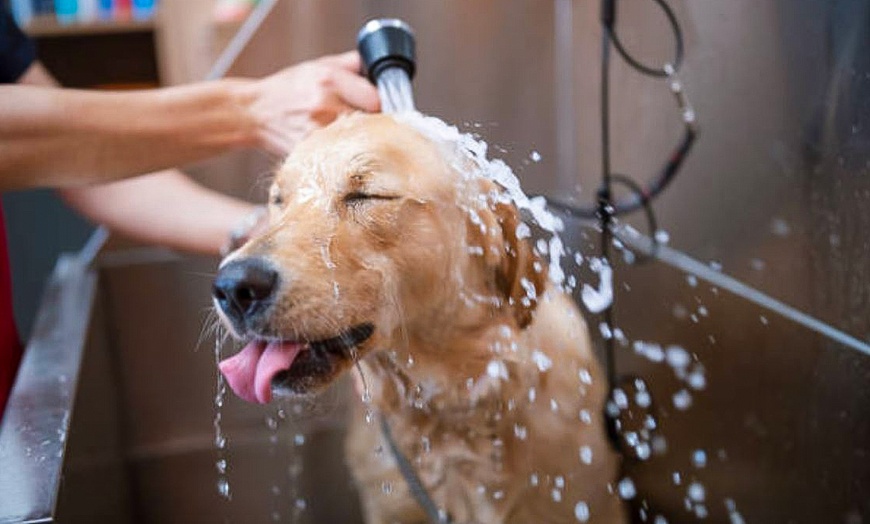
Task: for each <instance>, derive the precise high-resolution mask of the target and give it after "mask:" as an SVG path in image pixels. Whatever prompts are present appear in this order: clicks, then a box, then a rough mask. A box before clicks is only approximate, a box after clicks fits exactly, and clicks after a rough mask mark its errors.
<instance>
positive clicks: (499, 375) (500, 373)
mask: <svg viewBox="0 0 870 524" xmlns="http://www.w3.org/2000/svg"><path fill="white" fill-rule="evenodd" d="M486 374H487V375H489V376H490V377H492V378H496V379H502V380H507V379H508V378H509V377H508V369H507V365H505V363H504V361H503V360H490V361H489V363H488V364H487V365H486Z"/></svg>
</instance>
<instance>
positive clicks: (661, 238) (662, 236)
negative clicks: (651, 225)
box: [655, 229, 671, 244]
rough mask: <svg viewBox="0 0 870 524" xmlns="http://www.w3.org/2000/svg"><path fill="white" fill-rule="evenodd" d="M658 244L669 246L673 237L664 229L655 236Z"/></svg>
mask: <svg viewBox="0 0 870 524" xmlns="http://www.w3.org/2000/svg"><path fill="white" fill-rule="evenodd" d="M655 237H656V242H658V243H659V244H667V243H668V242H670V240H671V235H669V234H668V232H667V231H665V230H664V229H659V230H658V231H656V234H655Z"/></svg>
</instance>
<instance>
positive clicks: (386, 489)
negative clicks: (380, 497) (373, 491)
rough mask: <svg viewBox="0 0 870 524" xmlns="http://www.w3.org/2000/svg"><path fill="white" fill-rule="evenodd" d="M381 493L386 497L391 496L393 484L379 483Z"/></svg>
mask: <svg viewBox="0 0 870 524" xmlns="http://www.w3.org/2000/svg"><path fill="white" fill-rule="evenodd" d="M381 491H383V492H384V494H386V495H391V494H392V493H393V483H392V482H387V481H384V482H382V483H381Z"/></svg>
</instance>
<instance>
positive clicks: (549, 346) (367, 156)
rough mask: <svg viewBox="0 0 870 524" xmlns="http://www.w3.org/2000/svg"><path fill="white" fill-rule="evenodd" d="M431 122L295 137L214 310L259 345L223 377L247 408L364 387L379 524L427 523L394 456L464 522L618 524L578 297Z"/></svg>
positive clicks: (227, 366)
mask: <svg viewBox="0 0 870 524" xmlns="http://www.w3.org/2000/svg"><path fill="white" fill-rule="evenodd" d="M425 127H426V126H425V119H424V118H423V117H419V118H417V117H415V118H410V117H408V118H406V119H404V120H403V119H401V118H398V117H392V116H386V115H354V116H350V117H346V118H343V119H340V120H338V121H337V122H335V123H334V124H332V125H330V126H329V127H327V128H325V129H323V130H321V131H318V132H315V133H313V134H312V135H311V136H310V137H309V138H308V139H307V140H305V141H304V142H302V143H301V144H300V145H299V146H298V147H297V148H296V150H295V151H294V152H293V154H292V155H291V156H290V157H289V158H288V159H287V161H286V162H285V163H284V165H283V166H282V167H281V168H280V170H279V171H278V173H277V175H276V177H275V180H274V183H273V185H272V187H271V191H270V202H269V226H268V228H267V230H266V231H265V232H264V233H263V234H261V235H260V236H258V237H256V238H255V239H253V240H252V241H250V242H249V243H247V244H246V245H244V246H243V247H242V248H241V249H239V250H238V251H236V252H234V253H233V254H232V255H230V256H229V257H227V258H226V259H225V260H224V261H223V263H222V264H221V268H220V271H219V274H218V277H217V279H216V281H215V286H214V299H215V302H216V305H217V306H218V309H219V311H220V312H221V315H222V318H223V320H224V321H225V323H226V324H227V325H228V326H229V327H230V328H231V330H232V331H233V333H234V334H235V335H236V336H237V337H239V338H242V339H245V340H246V341H247V342H248V343H247V345H246V346H245V348H244V349H243V350H242V351H240V352H239V353H238V354H236V355H235V356H233V357H231V358H229V359H227V360H225V361H223V362H222V363H221V366H220V367H221V371H222V373H223V374H224V375H225V377H226V378H227V381H228V383H229V384H230V386H231V387H232V389H233V390H234V391H235V392H236V393H237V394H238V395H239V396H241V397H242V398H245V399H247V400H250V401H254V402H261V403H266V402H269V401H270V400H271V398H272V395H273V394H297V395H307V394H313V393H316V392H318V391H320V390H322V389H324V388H325V387H327V386H328V385H329V384H330V383H332V382H333V381H334V380H335V379H336V378H337V377H338V376H339V375H340V374H342V373H343V372H345V371H347V370H349V369H351V368H352V367H353V366H355V365H356V366H358V372H357V371H355V372H354V373H355V375H356V377H357V381H358V386H359V387H358V389H359V390H360V391H361V393H362V395H361V396H362V397H363V400H364V401H365V402H359V400H357V404H358V406H357V409H356V410H355V416H354V420H353V421H352V424H351V428H350V431H349V435H348V439H347V443H346V450H347V460H348V462H349V464H350V466H351V469H352V471H353V474H354V476H355V478H356V480H357V484H358V487H359V490H360V493H361V498H362V503H363V508H364V511H365V514H366V519H367V521H368V522H369V523H393V522H402V523H405V522H426V521H427V516H426V514H425V513H424V511H423V509H422V508H421V506H420V505H419V504H418V503H417V502H416V501H415V499H414V497H413V496H412V493H410V491H409V488H408V484H407V483H406V482H405V479H404V478H403V477H402V475H401V473H400V471H399V469H398V468H397V462H396V460H395V458H394V455H392V454H391V453H390V445H391V442H388V441H387V440H386V439H385V435H384V433H383V431H382V429H381V426H380V425H379V424H378V422H377V420H378V419H379V418H380V417H383V420H384V421H385V422H386V423H387V424H388V425H389V427H390V428H391V432H390V433H391V434H392V438H393V442H392V444H395V446H396V447H397V448H398V449H399V450H401V452H402V454H403V455H404V456H405V457H407V459H408V461H409V462H410V463H411V464H412V465H413V467H414V469H415V470H416V474H417V475H418V476H419V478H420V480H421V481H422V484H423V485H424V487H425V489H426V490H427V492H428V494H429V496H430V497H431V500H432V501H433V502H434V503H435V505H436V506H437V507H438V508H439V509H440V510H441V512H442V515H446V516H448V517H449V518H450V519H451V520H452V521H453V522H475V523H489V522H517V523H532V522H577V521H578V520H579V521H587V520H588V521H590V522H608V523H610V522H620V521H622V520H624V517H623V510H622V507H621V505H620V502H619V500H618V498H617V497H616V496H615V495H613V494H612V493H611V492H610V491H609V489H608V485H609V483H612V482H613V480H614V477H615V475H616V473H617V467H618V459H617V457H616V454H615V453H614V452H613V451H612V450H611V449H610V447H609V445H608V443H607V440H606V436H605V431H604V423H603V418H602V416H601V413H602V406H603V402H604V398H605V389H606V388H605V386H604V381H603V379H602V377H601V373H600V371H599V368H598V365H597V364H596V362H595V360H594V358H593V355H592V353H591V349H590V342H589V337H588V333H587V329H586V326H585V323H584V321H583V319H582V317H581V314H580V312H579V311H578V309H577V307H576V305H575V304H574V303H573V301H572V300H571V299H570V298H569V297H568V296H567V295H565V294H564V293H563V292H561V291H560V290H558V289H557V288H556V287H555V286H553V285H552V284H551V283H550V282H549V281H548V278H547V275H546V264H544V263H543V261H542V260H540V259H539V257H538V256H537V255H536V254H535V253H534V252H533V250H532V248H531V245H530V244H529V241H528V239H526V238H523V237H524V236H525V235H522V234H520V233H519V231H520V230H519V229H518V226H520V224H521V221H520V217H519V214H518V211H517V208H516V207H515V206H514V205H513V204H512V203H511V201H510V200H509V199H507V198H505V193H504V190H503V188H501V187H500V186H499V185H498V184H496V183H494V182H493V181H492V180H491V179H489V178H488V177H486V176H483V175H481V174H480V173H470V171H474V170H473V169H470V168H471V167H472V164H473V163H472V162H470V161H469V160H468V158H464V156H465V155H467V151H464V150H463V148H462V147H459V146H457V144H455V143H453V142H452V141H451V140H449V139H446V138H443V137H439V136H438V134H437V133H426V132H425Z"/></svg>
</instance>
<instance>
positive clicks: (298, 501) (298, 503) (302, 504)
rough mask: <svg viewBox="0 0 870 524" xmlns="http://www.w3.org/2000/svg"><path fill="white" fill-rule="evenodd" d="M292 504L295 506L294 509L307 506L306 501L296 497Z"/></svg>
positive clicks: (301, 508)
mask: <svg viewBox="0 0 870 524" xmlns="http://www.w3.org/2000/svg"><path fill="white" fill-rule="evenodd" d="M294 505H295V506H296V509H298V510H300V511H301V510H304V509H305V508H307V507H308V502H307V501H306V500H305V499H303V498H298V499H296V502H295V503H294Z"/></svg>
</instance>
